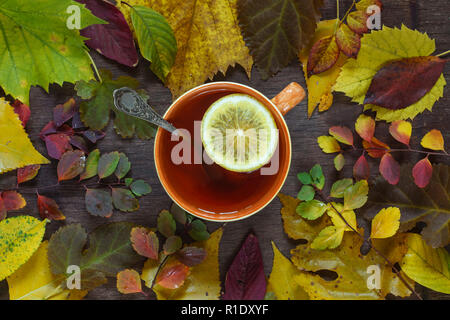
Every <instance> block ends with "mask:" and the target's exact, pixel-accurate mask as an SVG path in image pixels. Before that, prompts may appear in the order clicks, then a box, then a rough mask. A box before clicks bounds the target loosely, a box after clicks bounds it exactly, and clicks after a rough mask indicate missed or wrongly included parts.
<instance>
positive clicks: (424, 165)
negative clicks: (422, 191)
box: [412, 157, 433, 188]
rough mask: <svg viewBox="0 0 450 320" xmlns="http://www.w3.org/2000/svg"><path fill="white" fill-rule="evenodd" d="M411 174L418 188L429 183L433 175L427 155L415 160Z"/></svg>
mask: <svg viewBox="0 0 450 320" xmlns="http://www.w3.org/2000/svg"><path fill="white" fill-rule="evenodd" d="M412 175H413V177H414V182H415V183H416V185H417V186H418V187H419V188H425V187H426V186H427V185H428V184H429V183H430V180H431V177H432V175H433V166H432V165H431V162H430V160H428V157H427V158H425V159H422V160H420V161H419V162H417V164H416V165H415V166H414V168H413V170H412Z"/></svg>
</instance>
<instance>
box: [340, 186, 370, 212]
mask: <svg viewBox="0 0 450 320" xmlns="http://www.w3.org/2000/svg"><path fill="white" fill-rule="evenodd" d="M368 193H369V185H368V184H367V180H360V181H358V182H357V183H355V184H354V185H353V186H351V187H348V188H347V189H345V191H344V210H354V209H359V208H361V207H362V206H364V205H365V204H366V202H367V194H368Z"/></svg>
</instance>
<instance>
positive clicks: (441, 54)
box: [436, 50, 450, 57]
mask: <svg viewBox="0 0 450 320" xmlns="http://www.w3.org/2000/svg"><path fill="white" fill-rule="evenodd" d="M449 53H450V50H448V51H445V52H442V53H440V54H438V55H436V57H442V56H445V55H447V54H449Z"/></svg>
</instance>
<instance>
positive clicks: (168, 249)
mask: <svg viewBox="0 0 450 320" xmlns="http://www.w3.org/2000/svg"><path fill="white" fill-rule="evenodd" d="M182 246H183V240H181V238H180V237H179V236H170V237H169V238H167V240H166V242H165V243H164V246H163V250H164V254H165V255H171V254H174V253H175V252H177V251H178V250H180V249H181V247H182Z"/></svg>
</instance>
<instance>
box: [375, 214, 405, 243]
mask: <svg viewBox="0 0 450 320" xmlns="http://www.w3.org/2000/svg"><path fill="white" fill-rule="evenodd" d="M400 216H401V214H400V209H399V208H396V207H389V208H385V209H382V210H381V211H380V212H378V213H377V215H376V216H375V217H374V218H373V220H372V229H371V232H370V237H371V238H372V239H384V238H390V237H392V236H394V235H395V234H396V233H397V231H398V228H399V227H400Z"/></svg>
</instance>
